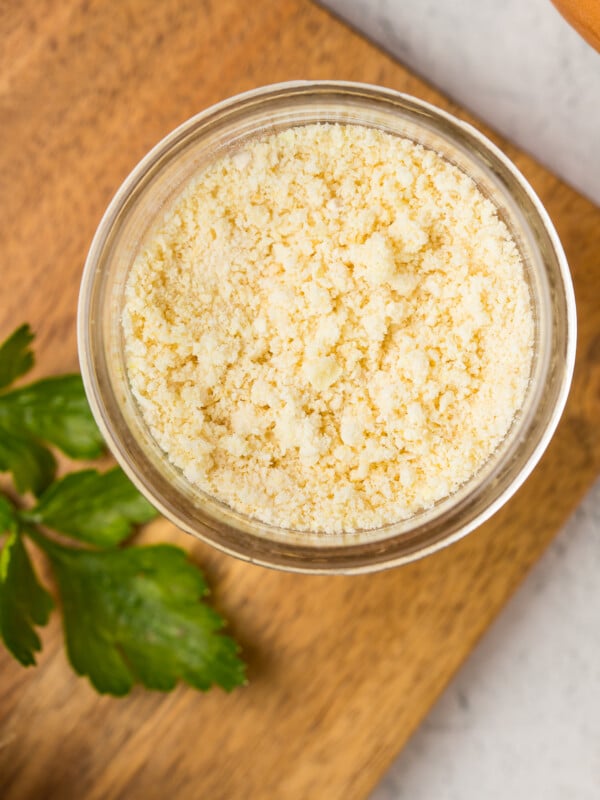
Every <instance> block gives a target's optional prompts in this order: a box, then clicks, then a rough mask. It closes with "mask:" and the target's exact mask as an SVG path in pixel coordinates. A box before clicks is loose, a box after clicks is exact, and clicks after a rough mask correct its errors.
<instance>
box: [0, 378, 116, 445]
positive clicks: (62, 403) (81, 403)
mask: <svg viewBox="0 0 600 800" xmlns="http://www.w3.org/2000/svg"><path fill="white" fill-rule="evenodd" d="M0 426H2V428H4V429H5V430H11V431H12V430H14V431H17V432H18V433H21V432H24V433H28V434H29V435H30V436H32V437H34V438H35V439H41V440H42V441H44V442H50V443H51V444H54V445H56V447H58V448H59V449H60V450H62V451H63V453H66V454H67V455H68V456H71V458H97V457H98V456H99V455H101V454H102V452H103V450H104V442H103V440H102V436H101V435H100V431H99V430H98V428H97V426H96V423H95V421H94V418H93V416H92V412H91V411H90V408H89V406H88V402H87V399H86V396H85V392H84V389H83V383H82V381H81V377H80V376H79V375H63V376H58V377H54V378H45V379H44V380H41V381H36V382H35V383H31V384H29V385H28V386H24V387H23V388H21V389H15V390H14V391H11V392H7V393H6V394H3V395H0Z"/></svg>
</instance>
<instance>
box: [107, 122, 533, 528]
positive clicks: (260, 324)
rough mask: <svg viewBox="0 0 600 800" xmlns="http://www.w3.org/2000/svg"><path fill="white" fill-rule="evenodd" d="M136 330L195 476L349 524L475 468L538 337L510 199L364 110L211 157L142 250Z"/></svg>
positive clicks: (165, 413)
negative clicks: (360, 118)
mask: <svg viewBox="0 0 600 800" xmlns="http://www.w3.org/2000/svg"><path fill="white" fill-rule="evenodd" d="M123 327H124V333H125V346H126V359H127V369H128V374H129V379H130V382H131V386H132V390H133V392H134V394H135V396H136V398H137V400H138V402H139V405H140V409H141V412H142V414H143V416H144V418H145V420H146V422H147V424H148V426H149V428H150V431H151V433H152V435H153V436H154V437H155V439H156V441H157V442H158V444H159V445H160V446H161V447H162V448H163V449H164V451H165V452H166V454H167V455H168V458H169V459H170V460H171V461H172V462H173V464H175V465H176V466H177V467H179V468H180V469H181V470H182V471H183V473H184V475H185V476H186V478H187V479H188V480H189V481H191V482H192V483H193V484H195V485H196V486H198V487H199V488H200V489H202V490H203V491H205V492H208V493H209V494H211V495H213V496H215V497H216V498H218V499H220V500H221V501H223V502H225V503H228V504H229V505H230V506H232V507H233V508H235V509H237V510H238V511H241V512H243V513H245V514H248V515H250V516H252V517H255V518H258V519H260V520H262V521H264V522H267V523H271V524H274V525H278V526H281V527H284V528H292V529H297V530H310V531H315V532H329V533H333V532H342V531H344V532H351V531H355V530H358V529H372V528H376V527H380V526H382V525H385V524H388V523H391V522H395V521H398V520H400V519H405V518H407V517H409V516H411V515H414V514H416V513H417V512H419V511H421V510H423V509H425V508H428V507H430V506H431V505H433V504H434V503H435V502H436V501H438V500H440V499H441V498H443V497H445V496H447V495H448V494H450V493H452V492H454V491H455V490H456V489H457V488H458V487H459V486H460V485H461V484H462V483H464V482H465V481H467V480H468V479H469V478H470V477H471V476H472V475H473V474H474V473H475V472H476V471H477V470H478V469H479V468H480V467H481V466H482V465H483V464H484V462H485V461H486V460H487V459H488V458H489V457H490V455H491V454H492V453H493V451H494V450H495V448H496V447H497V446H498V444H499V443H500V441H501V440H502V438H503V437H504V436H505V435H506V433H507V431H508V429H509V427H510V425H511V422H512V420H513V418H514V415H515V413H516V411H517V410H518V409H519V407H520V406H521V404H522V402H523V398H524V395H525V391H526V387H527V383H528V380H529V371H530V365H531V358H532V341H533V316H532V312H531V305H530V299H529V293H528V289H527V284H526V281H525V278H524V274H523V266H522V263H521V260H520V256H519V253H518V250H517V247H516V245H515V243H514V242H513V240H512V239H511V237H510V235H509V233H508V230H507V228H506V226H505V225H504V223H503V222H502V221H501V220H500V219H499V218H498V215H497V213H496V210H495V208H494V206H493V205H492V203H491V202H490V201H488V200H487V199H486V198H485V197H484V196H483V195H482V194H481V192H480V191H479V190H478V188H477V186H476V185H475V183H474V182H473V181H472V180H471V179H470V178H469V177H468V176H466V175H465V174H464V173H463V172H461V171H460V170H459V169H458V168H457V167H455V166H453V165H452V164H450V163H449V162H447V161H446V160H445V159H444V158H442V157H441V156H440V155H438V154H436V153H434V152H433V151H431V150H427V149H425V148H423V147H422V146H421V145H418V144H415V143H414V142H412V141H410V140H407V139H402V138H398V137H395V136H392V135H390V134H386V133H384V132H381V131H379V130H376V129H371V128H366V127H362V126H358V125H307V126H305V127H297V128H290V129H288V130H286V131H283V132H280V133H276V134H273V135H271V136H269V137H267V138H264V139H262V140H257V141H253V142H251V143H249V144H246V145H245V147H244V148H243V149H241V150H239V151H238V152H237V153H235V154H233V155H231V156H226V157H224V158H222V159H221V160H219V161H217V162H216V163H214V164H213V165H211V166H210V167H208V168H207V169H206V170H205V171H204V172H203V173H202V174H200V175H198V176H197V178H196V179H195V180H194V181H193V182H192V183H191V184H190V185H188V187H187V188H186V189H185V191H184V192H183V193H182V194H181V195H180V196H179V197H178V199H177V200H176V201H175V203H174V204H173V205H172V206H171V208H170V210H168V211H167V212H166V213H165V214H164V216H163V217H162V218H161V219H160V220H159V222H158V224H157V225H156V226H155V228H154V230H153V233H152V234H151V235H150V236H149V237H148V238H147V240H146V241H145V243H144V246H143V248H142V249H141V251H140V253H139V254H138V256H137V258H136V261H135V263H134V265H133V267H132V270H131V273H130V275H129V278H128V283H127V287H126V299H125V307H124V312H123Z"/></svg>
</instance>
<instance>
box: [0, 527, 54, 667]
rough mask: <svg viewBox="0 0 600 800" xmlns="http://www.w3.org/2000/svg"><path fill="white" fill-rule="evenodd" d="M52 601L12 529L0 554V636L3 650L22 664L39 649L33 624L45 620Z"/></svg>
mask: <svg viewBox="0 0 600 800" xmlns="http://www.w3.org/2000/svg"><path fill="white" fill-rule="evenodd" d="M52 606H53V602H52V598H51V597H50V595H49V594H48V592H47V591H46V590H45V589H44V587H43V586H41V585H40V584H39V583H38V580H37V578H36V576H35V573H34V571H33V567H32V566H31V561H30V560H29V556H28V554H27V550H25V547H24V545H23V542H22V540H21V537H20V536H19V534H18V533H17V531H16V530H14V531H13V532H12V533H11V535H10V536H9V538H8V540H7V542H6V544H5V545H4V549H3V550H2V553H0V636H1V637H2V639H3V640H4V644H5V645H6V647H7V649H8V650H9V651H10V652H11V653H12V654H13V656H14V657H15V658H16V659H17V660H18V661H20V662H21V664H23V666H25V667H26V666H29V665H31V664H35V656H34V653H35V652H36V651H37V650H41V648H42V644H41V642H40V638H39V636H38V635H37V633H36V632H35V630H34V627H33V626H34V625H45V624H46V623H47V622H48V618H49V616H50V611H51V610H52Z"/></svg>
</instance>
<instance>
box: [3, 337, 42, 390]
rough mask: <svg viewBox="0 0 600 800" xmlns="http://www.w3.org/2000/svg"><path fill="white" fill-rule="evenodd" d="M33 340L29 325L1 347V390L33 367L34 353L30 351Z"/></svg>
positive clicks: (9, 338)
mask: <svg viewBox="0 0 600 800" xmlns="http://www.w3.org/2000/svg"><path fill="white" fill-rule="evenodd" d="M33 338H34V337H33V333H32V331H31V328H30V327H29V325H21V327H20V328H17V329H16V331H14V333H12V334H11V335H10V336H9V337H8V339H6V340H5V341H4V342H2V344H1V345H0V389H4V387H5V386H10V384H11V383H12V382H13V381H14V380H16V379H17V378H18V377H19V376H21V375H24V374H25V373H26V372H28V371H29V370H30V369H31V367H32V366H33V352H32V351H31V350H30V349H29V345H30V344H31V342H32V341H33Z"/></svg>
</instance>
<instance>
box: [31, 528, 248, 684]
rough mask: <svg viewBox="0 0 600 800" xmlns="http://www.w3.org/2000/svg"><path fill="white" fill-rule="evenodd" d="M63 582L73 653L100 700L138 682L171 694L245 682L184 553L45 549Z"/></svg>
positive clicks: (170, 549)
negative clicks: (183, 685)
mask: <svg viewBox="0 0 600 800" xmlns="http://www.w3.org/2000/svg"><path fill="white" fill-rule="evenodd" d="M45 550H46V552H47V554H48V556H49V557H50V559H51V562H52V565H53V567H54V573H55V576H56V579H57V581H58V585H59V589H60V595H61V598H62V607H63V615H64V626H65V636H66V641H67V651H68V654H69V658H70V660H71V664H72V665H73V668H74V669H75V671H76V672H77V673H78V674H80V675H87V676H88V677H89V679H90V680H91V682H92V684H93V685H94V686H95V688H96V689H97V690H98V691H99V692H103V693H109V694H113V695H124V694H127V692H128V691H129V690H130V689H131V687H132V686H133V684H134V683H135V682H140V683H142V684H143V685H144V686H146V687H148V688H149V689H159V690H162V691H169V690H171V689H172V688H173V687H174V686H175V684H176V683H177V681H178V680H183V681H185V682H187V683H189V684H190V685H191V686H194V687H196V688H197V689H203V690H206V689H209V688H210V686H211V685H212V684H218V685H219V686H222V687H223V688H224V689H228V690H229V689H232V688H233V687H235V686H237V685H239V684H241V683H243V682H244V665H243V663H242V661H241V660H240V659H239V657H238V655H237V650H238V648H237V645H236V643H235V642H234V640H233V639H231V638H230V637H228V636H225V635H223V634H222V633H220V630H221V628H222V627H223V624H224V623H223V619H222V618H221V617H220V616H219V615H218V614H217V613H216V612H215V611H214V610H213V609H212V608H210V607H209V606H208V605H206V604H205V603H203V602H202V600H201V598H202V597H203V595H204V594H205V593H206V585H205V583H204V579H203V577H202V575H201V573H200V572H199V571H198V570H197V569H196V568H195V567H194V566H193V565H192V564H190V563H189V562H188V561H187V559H186V554H185V552H184V551H183V550H180V549H179V548H177V547H173V546H171V545H155V546H149V547H135V548H129V549H126V550H102V551H90V550H72V549H69V548H65V547H62V546H59V545H56V544H54V543H52V544H48V546H47V547H45Z"/></svg>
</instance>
